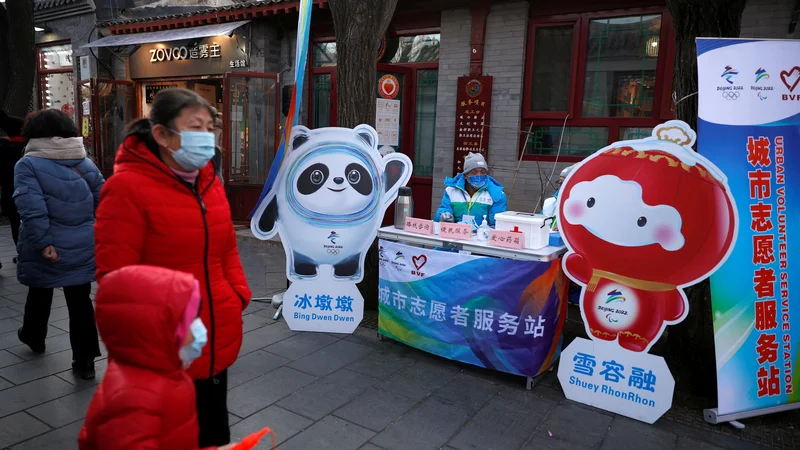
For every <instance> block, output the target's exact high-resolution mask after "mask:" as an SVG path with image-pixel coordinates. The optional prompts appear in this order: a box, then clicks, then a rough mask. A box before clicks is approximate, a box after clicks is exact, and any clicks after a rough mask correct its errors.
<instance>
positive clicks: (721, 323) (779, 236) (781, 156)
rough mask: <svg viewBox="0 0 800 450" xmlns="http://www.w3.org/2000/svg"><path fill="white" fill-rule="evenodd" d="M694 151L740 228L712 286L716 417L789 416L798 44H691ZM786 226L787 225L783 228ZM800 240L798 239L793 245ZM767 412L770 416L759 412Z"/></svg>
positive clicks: (799, 141)
mask: <svg viewBox="0 0 800 450" xmlns="http://www.w3.org/2000/svg"><path fill="white" fill-rule="evenodd" d="M697 55H698V57H697V62H698V64H697V65H698V76H699V77H698V92H699V121H698V132H699V141H698V151H699V152H700V153H701V154H703V155H704V156H705V157H706V158H708V159H710V160H711V161H713V162H714V163H715V164H716V165H717V166H718V167H719V168H720V169H721V170H722V171H723V172H725V174H726V175H727V178H728V185H729V187H730V189H731V192H732V193H733V195H734V197H735V198H736V208H737V210H738V214H739V217H740V218H741V220H740V223H739V228H738V240H737V242H736V245H735V247H734V249H733V252H732V254H731V256H730V258H729V259H728V261H727V262H726V263H725V264H724V265H723V266H722V267H721V268H720V269H719V270H718V271H717V272H716V274H714V275H713V276H712V277H711V294H712V307H713V314H714V340H715V345H716V359H717V390H718V398H719V406H718V408H717V414H718V415H719V416H723V415H727V414H738V417H747V416H754V415H759V414H763V413H766V412H772V411H775V410H776V409H781V408H782V407H783V409H788V408H791V407H792V406H786V405H789V404H791V403H795V402H797V400H798V386H797V380H795V379H794V368H795V366H796V365H797V364H798V363H800V362H798V359H797V358H798V352H797V346H798V345H800V342H799V341H800V323H798V324H794V323H793V321H792V312H794V311H795V308H800V305H798V306H795V305H794V304H795V303H797V302H794V301H793V300H792V297H791V295H790V294H789V288H790V286H791V285H793V284H795V283H798V282H799V281H798V280H797V279H796V278H795V277H794V275H793V273H794V272H795V271H794V270H793V269H792V267H793V266H792V263H791V258H792V256H791V255H792V254H794V253H796V252H799V251H800V240H798V239H795V240H792V238H791V236H790V235H791V234H792V233H793V231H792V230H794V229H796V228H797V227H798V226H799V225H800V221H798V219H797V214H796V213H795V214H794V215H792V211H795V212H796V211H797V210H800V192H798V189H800V159H794V157H793V155H797V152H800V60H798V59H797V55H800V41H780V40H764V41H759V40H748V39H698V41H697ZM792 217H794V219H793V218H792ZM798 236H800V235H798ZM767 408H770V410H768V411H767V410H766V409H767Z"/></svg>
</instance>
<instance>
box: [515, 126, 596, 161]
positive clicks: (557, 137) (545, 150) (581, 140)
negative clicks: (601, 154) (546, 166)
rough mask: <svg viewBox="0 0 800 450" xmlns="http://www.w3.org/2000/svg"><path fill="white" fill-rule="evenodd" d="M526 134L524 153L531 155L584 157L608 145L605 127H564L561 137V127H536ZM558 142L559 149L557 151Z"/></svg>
mask: <svg viewBox="0 0 800 450" xmlns="http://www.w3.org/2000/svg"><path fill="white" fill-rule="evenodd" d="M531 133H532V134H529V135H528V145H527V147H525V154H526V155H532V156H556V155H557V154H558V155H560V157H564V156H573V157H574V156H578V157H585V156H589V155H591V154H592V153H594V152H596V151H597V150H600V149H601V148H603V147H605V146H606V145H608V128H606V127H566V128H565V129H564V137H563V138H562V137H561V127H558V126H555V127H546V126H545V127H537V126H534V127H533V129H532V130H531ZM559 143H560V147H561V151H560V153H559Z"/></svg>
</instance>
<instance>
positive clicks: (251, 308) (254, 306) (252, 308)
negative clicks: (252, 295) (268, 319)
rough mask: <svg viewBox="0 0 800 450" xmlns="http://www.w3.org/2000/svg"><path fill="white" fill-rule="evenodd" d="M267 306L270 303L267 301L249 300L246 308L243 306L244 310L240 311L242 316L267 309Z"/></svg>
mask: <svg viewBox="0 0 800 450" xmlns="http://www.w3.org/2000/svg"><path fill="white" fill-rule="evenodd" d="M268 306H270V305H269V304H267V303H261V302H254V301H252V300H251V301H250V304H249V305H247V308H245V309H244V311H242V316H247V315H248V314H253V313H254V312H256V311H261V310H262V309H267V307H268Z"/></svg>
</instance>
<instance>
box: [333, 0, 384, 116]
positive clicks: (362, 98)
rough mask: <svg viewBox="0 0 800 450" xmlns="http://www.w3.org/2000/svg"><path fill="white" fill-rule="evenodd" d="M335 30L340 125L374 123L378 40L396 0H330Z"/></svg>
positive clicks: (381, 35)
mask: <svg viewBox="0 0 800 450" xmlns="http://www.w3.org/2000/svg"><path fill="white" fill-rule="evenodd" d="M329 4H330V7H331V14H332V15H333V27H334V29H335V30H336V54H337V62H336V66H337V73H336V76H337V78H338V81H337V85H336V86H337V89H338V97H337V102H338V107H337V110H336V114H337V116H336V118H337V122H338V125H339V126H340V127H351V128H352V127H355V126H356V125H360V124H362V123H365V124H369V125H372V126H375V98H376V95H377V94H376V92H375V86H376V84H377V81H376V80H375V78H376V76H377V71H376V67H375V65H376V64H377V62H378V42H380V39H381V38H382V37H383V35H384V33H386V29H387V28H388V27H389V23H390V22H391V21H392V16H394V10H395V7H396V6H397V0H330V2H329Z"/></svg>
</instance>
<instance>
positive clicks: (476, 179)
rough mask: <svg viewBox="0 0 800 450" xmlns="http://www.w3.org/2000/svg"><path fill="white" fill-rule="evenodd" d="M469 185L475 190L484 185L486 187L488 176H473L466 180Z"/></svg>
mask: <svg viewBox="0 0 800 450" xmlns="http://www.w3.org/2000/svg"><path fill="white" fill-rule="evenodd" d="M468 179H469V184H471V185H472V187H474V188H475V189H480V188H482V187H483V186H484V185H486V181H487V180H488V179H489V176H488V175H473V176H471V177H469V178H468Z"/></svg>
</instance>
